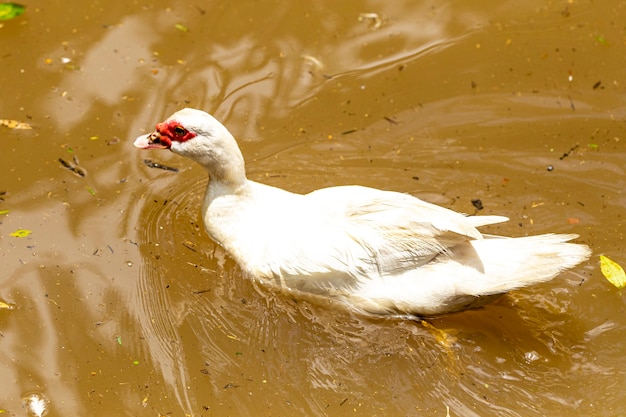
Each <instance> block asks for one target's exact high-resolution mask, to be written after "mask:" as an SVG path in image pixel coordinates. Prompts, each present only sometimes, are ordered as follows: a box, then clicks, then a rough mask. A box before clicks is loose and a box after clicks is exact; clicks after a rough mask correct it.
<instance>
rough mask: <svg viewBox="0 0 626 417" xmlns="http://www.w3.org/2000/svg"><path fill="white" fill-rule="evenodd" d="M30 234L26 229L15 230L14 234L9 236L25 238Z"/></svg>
mask: <svg viewBox="0 0 626 417" xmlns="http://www.w3.org/2000/svg"><path fill="white" fill-rule="evenodd" d="M30 234H31V231H30V230H26V229H17V230H16V231H15V232H13V233H11V234H10V235H9V236H13V237H26V236H28V235H30Z"/></svg>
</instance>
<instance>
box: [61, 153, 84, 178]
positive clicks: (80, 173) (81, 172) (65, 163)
mask: <svg viewBox="0 0 626 417" xmlns="http://www.w3.org/2000/svg"><path fill="white" fill-rule="evenodd" d="M59 162H60V163H61V165H63V166H64V167H65V168H67V169H68V170H70V171H71V172H72V173H74V174H76V175H78V176H79V177H81V178H85V177H86V176H87V171H86V170H85V169H83V168H81V167H79V166H78V164H77V163H72V162H69V161H66V160H65V159H63V158H59ZM74 162H76V159H74Z"/></svg>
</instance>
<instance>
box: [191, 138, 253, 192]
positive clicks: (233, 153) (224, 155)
mask: <svg viewBox="0 0 626 417" xmlns="http://www.w3.org/2000/svg"><path fill="white" fill-rule="evenodd" d="M196 161H197V162H198V163H200V165H202V167H203V168H204V169H205V170H206V171H207V173H208V174H209V189H208V192H209V193H210V194H212V195H213V196H214V197H217V196H219V195H230V194H234V195H237V194H241V193H242V192H243V191H244V189H245V188H246V185H247V183H248V179H247V178H246V167H245V162H244V159H243V155H242V154H241V151H240V150H239V147H238V146H237V145H236V143H234V141H233V146H228V147H223V148H220V149H219V150H218V151H215V150H214V151H213V152H208V153H206V154H204V155H203V157H201V158H200V159H199V160H196Z"/></svg>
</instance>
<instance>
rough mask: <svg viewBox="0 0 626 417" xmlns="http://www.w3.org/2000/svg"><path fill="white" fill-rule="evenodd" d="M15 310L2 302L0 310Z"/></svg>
mask: <svg viewBox="0 0 626 417" xmlns="http://www.w3.org/2000/svg"><path fill="white" fill-rule="evenodd" d="M14 308H15V307H13V306H12V305H11V304H8V303H5V302H4V301H0V310H13V309H14Z"/></svg>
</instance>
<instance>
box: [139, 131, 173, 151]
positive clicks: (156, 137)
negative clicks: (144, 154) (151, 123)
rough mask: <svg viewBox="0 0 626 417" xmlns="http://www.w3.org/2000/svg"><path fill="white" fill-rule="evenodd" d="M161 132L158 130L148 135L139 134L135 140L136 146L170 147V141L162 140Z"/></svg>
mask: <svg viewBox="0 0 626 417" xmlns="http://www.w3.org/2000/svg"><path fill="white" fill-rule="evenodd" d="M162 139H163V138H162V137H161V134H160V133H159V132H157V131H154V132H152V133H149V134H147V135H142V136H139V137H138V138H137V139H135V142H133V145H135V147H136V148H139V149H169V148H170V147H169V146H168V143H169V141H167V140H162Z"/></svg>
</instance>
